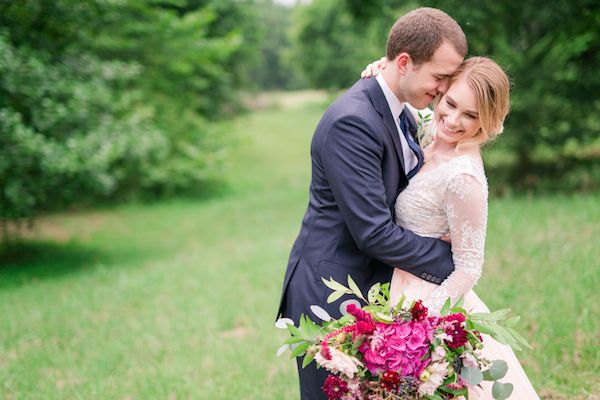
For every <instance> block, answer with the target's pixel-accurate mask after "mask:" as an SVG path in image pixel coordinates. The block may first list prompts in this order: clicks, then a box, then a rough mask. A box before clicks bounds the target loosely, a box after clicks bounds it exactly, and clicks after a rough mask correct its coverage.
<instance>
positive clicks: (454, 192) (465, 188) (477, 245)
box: [425, 173, 488, 314]
mask: <svg viewBox="0 0 600 400" xmlns="http://www.w3.org/2000/svg"><path fill="white" fill-rule="evenodd" d="M487 195H488V192H487V184H486V183H485V180H484V183H482V182H480V181H479V180H477V178H476V177H475V176H473V175H471V174H466V173H460V174H458V175H456V176H454V177H453V178H451V179H450V181H449V183H448V186H447V188H446V192H445V195H444V207H445V211H446V217H447V218H448V227H449V229H450V238H451V240H452V258H453V260H454V265H455V270H454V272H452V274H450V276H449V277H448V278H447V279H446V280H445V281H444V282H442V284H441V285H440V286H439V287H438V288H436V289H435V290H434V291H433V292H432V293H431V295H430V296H429V297H428V298H426V299H425V304H426V305H427V306H428V308H429V309H430V310H431V312H432V313H435V314H437V313H439V311H440V310H441V308H442V306H443V305H444V303H445V302H446V300H447V299H448V297H450V299H451V301H452V302H453V303H454V302H455V301H456V300H458V298H459V297H460V296H462V295H464V294H466V293H467V292H468V291H469V290H471V289H472V288H473V286H475V284H476V283H477V281H478V280H479V277H480V276H481V271H482V267H483V253H484V246H485V231H486V226H487Z"/></svg>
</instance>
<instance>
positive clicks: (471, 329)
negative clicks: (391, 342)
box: [276, 276, 531, 400]
mask: <svg viewBox="0 0 600 400" xmlns="http://www.w3.org/2000/svg"><path fill="white" fill-rule="evenodd" d="M323 283H324V284H325V285H326V286H327V287H328V288H330V289H331V290H332V293H331V294H330V295H329V297H328V299H327V301H328V303H332V302H334V301H337V300H338V299H340V298H342V297H343V296H344V295H351V296H355V297H356V298H358V299H360V300H362V301H363V302H364V303H366V305H364V306H363V307H362V308H358V307H357V306H356V304H350V305H349V306H347V309H346V310H342V309H341V310H340V311H342V313H344V315H343V316H342V317H340V318H338V319H333V318H332V317H331V316H330V315H329V314H328V313H327V312H326V311H325V310H324V309H323V308H321V307H319V306H317V305H313V306H311V307H310V309H311V311H312V312H313V313H314V314H315V315H316V316H317V317H319V318H320V319H321V320H323V323H322V324H321V325H319V324H317V323H315V322H313V321H312V320H311V319H310V318H308V317H307V316H306V315H302V316H301V317H300V321H299V324H298V326H295V325H294V322H293V321H291V320H290V319H288V318H282V319H280V320H279V321H277V323H276V326H277V327H279V328H282V329H287V330H288V331H289V333H290V334H291V336H290V337H289V338H288V339H286V340H285V342H284V345H283V346H282V347H280V349H279V350H278V355H281V354H283V353H284V352H285V351H288V350H289V351H290V352H291V357H292V358H295V357H304V358H303V362H302V366H303V367H306V366H307V365H309V364H310V363H311V362H312V361H316V363H317V366H318V367H324V368H326V369H327V370H328V371H330V372H331V373H332V374H333V375H330V378H328V379H330V380H331V381H330V382H329V383H327V381H326V385H325V386H324V390H325V391H326V392H327V390H328V389H327V387H328V385H329V386H331V385H334V386H335V385H338V386H339V385H341V386H339V387H341V388H345V389H344V390H347V391H348V393H350V392H352V393H353V395H359V396H364V395H366V394H378V395H381V396H384V397H383V398H387V397H385V396H388V395H395V396H397V395H406V396H417V397H418V398H424V399H430V400H433V399H446V398H454V396H467V395H468V387H467V385H468V386H477V385H479V384H480V383H481V382H482V381H490V382H494V384H493V389H492V395H493V397H494V398H495V399H500V400H501V399H506V398H508V397H509V396H510V394H511V393H512V390H513V385H512V384H511V383H503V382H501V381H500V379H502V378H503V377H504V376H505V375H506V372H507V369H508V367H507V364H506V362H505V361H503V360H494V361H491V360H487V359H486V358H485V357H483V356H482V355H481V354H480V350H481V349H482V348H484V346H485V345H484V343H483V338H482V336H481V334H480V333H484V334H488V335H490V336H492V337H493V338H494V339H496V340H497V341H498V342H500V343H503V344H507V345H510V346H511V347H512V348H514V349H515V350H522V349H523V348H524V347H526V348H531V346H530V345H529V343H527V341H526V340H525V339H524V338H523V337H522V336H521V335H520V334H518V333H517V331H516V330H515V329H514V327H515V325H516V324H517V323H518V321H519V317H509V313H510V310H509V309H503V310H498V311H495V312H490V313H469V312H468V311H467V310H466V309H464V308H463V307H462V305H463V300H462V298H461V299H459V300H458V301H457V302H456V303H455V304H452V303H451V301H450V299H448V300H447V301H446V302H445V304H444V306H443V307H442V309H441V311H440V314H439V316H428V315H427V314H428V310H427V308H426V307H424V306H423V305H422V303H421V301H413V302H412V304H410V305H409V306H408V307H404V306H403V305H404V303H405V301H406V299H405V297H404V296H403V297H402V298H401V299H400V300H399V301H398V303H397V304H390V294H389V287H390V285H389V283H385V284H380V283H376V284H374V285H373V286H372V287H371V288H370V289H369V290H368V292H367V295H366V297H365V296H364V295H363V293H362V292H361V290H360V288H359V287H358V285H357V284H356V283H355V282H354V280H353V279H352V278H351V277H350V276H348V283H347V286H345V285H343V284H341V283H339V282H336V281H335V280H334V279H333V278H330V279H329V280H326V279H323ZM343 304H346V303H343ZM343 307H344V306H342V308H343ZM415 327H416V328H415ZM395 329H401V330H402V331H403V333H402V334H401V335H400V336H398V337H396V339H395V340H403V338H404V337H407V336H406V335H415V332H417V334H416V336H412V338H411V340H412V343H413V344H414V343H420V345H421V349H420V350H419V351H420V353H414V354H418V356H419V361H417V364H420V368H415V369H414V370H413V369H411V368H407V367H405V366H403V367H401V368H400V367H397V368H396V369H397V370H394V369H390V367H389V365H396V366H398V365H405V364H403V358H405V357H408V358H411V357H413V356H414V354H411V355H408V356H407V353H402V352H398V351H397V347H394V346H391V347H389V348H386V347H385V346H386V345H385V343H384V342H385V341H386V340H388V339H386V338H387V337H389V335H394V332H395V331H394V330H395ZM407 329H408V331H407ZM410 329H413V331H412V333H407V332H410ZM423 329H424V330H423ZM426 331H429V334H427V335H425V334H424V333H423V332H426ZM449 333H450V334H449ZM386 335H387V336H386ZM402 335H404V336H402ZM419 335H420V336H419ZM451 335H453V336H454V338H453V337H452V336H451ZM374 337H376V339H375V341H372V339H373V338H374ZM398 338H401V339H398ZM407 340H408V339H407ZM381 343H384V345H381ZM373 346H380V347H379V348H378V349H377V352H378V354H380V353H384V354H387V356H386V357H387V358H383V359H379V360H377V359H376V358H377V355H375V356H373V353H371V354H370V348H372V347H373ZM381 346H383V347H381ZM409 351H411V350H406V352H409ZM392 359H393V360H396V361H398V362H399V363H396V364H393V363H390V360H392ZM411 360H412V358H411ZM411 362H412V361H411ZM337 375H339V376H337ZM340 379H341V380H342V381H340ZM465 383H466V384H465ZM338 386H336V387H338ZM339 387H338V389H339ZM338 389H336V390H338ZM339 398H342V399H343V398H344V397H343V396H342V397H339ZM390 398H396V397H390Z"/></svg>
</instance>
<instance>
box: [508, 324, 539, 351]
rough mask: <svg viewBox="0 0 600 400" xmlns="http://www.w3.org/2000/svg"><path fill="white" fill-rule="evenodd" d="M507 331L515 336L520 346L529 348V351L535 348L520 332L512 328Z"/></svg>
mask: <svg viewBox="0 0 600 400" xmlns="http://www.w3.org/2000/svg"><path fill="white" fill-rule="evenodd" d="M506 330H507V331H508V332H509V333H510V334H511V335H513V337H514V338H515V339H516V340H517V342H519V343H520V344H522V345H523V346H525V347H527V348H528V349H529V350H533V347H531V345H530V344H529V342H528V341H527V340H526V339H525V338H524V337H523V336H521V335H520V334H519V332H517V331H516V330H514V329H513V328H511V327H510V326H507V327H506Z"/></svg>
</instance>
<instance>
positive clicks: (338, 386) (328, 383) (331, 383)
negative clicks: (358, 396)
mask: <svg viewBox="0 0 600 400" xmlns="http://www.w3.org/2000/svg"><path fill="white" fill-rule="evenodd" d="M321 389H323V391H324V392H325V394H326V395H327V398H328V399H329V400H338V399H341V398H342V397H344V396H345V395H346V393H348V385H347V384H346V382H345V381H344V380H343V379H342V378H340V377H339V376H335V375H329V376H328V377H327V379H325V383H324V384H323V387H322V388H321Z"/></svg>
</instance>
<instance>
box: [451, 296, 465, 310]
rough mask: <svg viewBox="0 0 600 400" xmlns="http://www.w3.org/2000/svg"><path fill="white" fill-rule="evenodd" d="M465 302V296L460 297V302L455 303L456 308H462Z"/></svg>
mask: <svg viewBox="0 0 600 400" xmlns="http://www.w3.org/2000/svg"><path fill="white" fill-rule="evenodd" d="M464 302H465V298H464V296H460V297H459V298H458V300H456V303H454V308H460V307H462V305H463V304H464Z"/></svg>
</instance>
